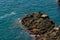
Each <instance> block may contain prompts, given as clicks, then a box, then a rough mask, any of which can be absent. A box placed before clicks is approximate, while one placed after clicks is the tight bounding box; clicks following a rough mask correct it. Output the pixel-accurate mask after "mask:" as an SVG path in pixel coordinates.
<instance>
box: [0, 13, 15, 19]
mask: <svg viewBox="0 0 60 40" xmlns="http://www.w3.org/2000/svg"><path fill="white" fill-rule="evenodd" d="M15 14H16V13H15V12H11V13H10V14H5V15H3V16H1V17H0V19H3V18H6V17H9V16H12V15H15Z"/></svg>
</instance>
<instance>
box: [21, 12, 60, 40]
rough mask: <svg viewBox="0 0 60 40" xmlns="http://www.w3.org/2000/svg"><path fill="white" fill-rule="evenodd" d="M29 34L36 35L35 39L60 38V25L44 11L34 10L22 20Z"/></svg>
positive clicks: (56, 39)
mask: <svg viewBox="0 0 60 40" xmlns="http://www.w3.org/2000/svg"><path fill="white" fill-rule="evenodd" d="M21 22H22V24H23V25H24V28H26V30H28V31H29V34H32V35H35V38H34V40H60V27H56V26H55V23H54V22H53V21H51V20H50V18H49V16H48V15H47V14H44V13H39V12H34V13H32V14H28V15H26V16H25V17H24V18H22V20H21Z"/></svg>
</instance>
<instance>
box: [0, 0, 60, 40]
mask: <svg viewBox="0 0 60 40" xmlns="http://www.w3.org/2000/svg"><path fill="white" fill-rule="evenodd" d="M39 11H40V12H43V13H46V14H48V15H49V17H50V18H51V20H53V21H54V22H55V24H56V25H60V6H59V5H58V3H57V0H0V40H32V37H30V36H29V34H28V33H27V32H26V31H25V30H23V29H22V28H21V27H22V25H20V24H19V22H18V18H22V17H24V16H25V15H26V14H29V13H32V12H39Z"/></svg>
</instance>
